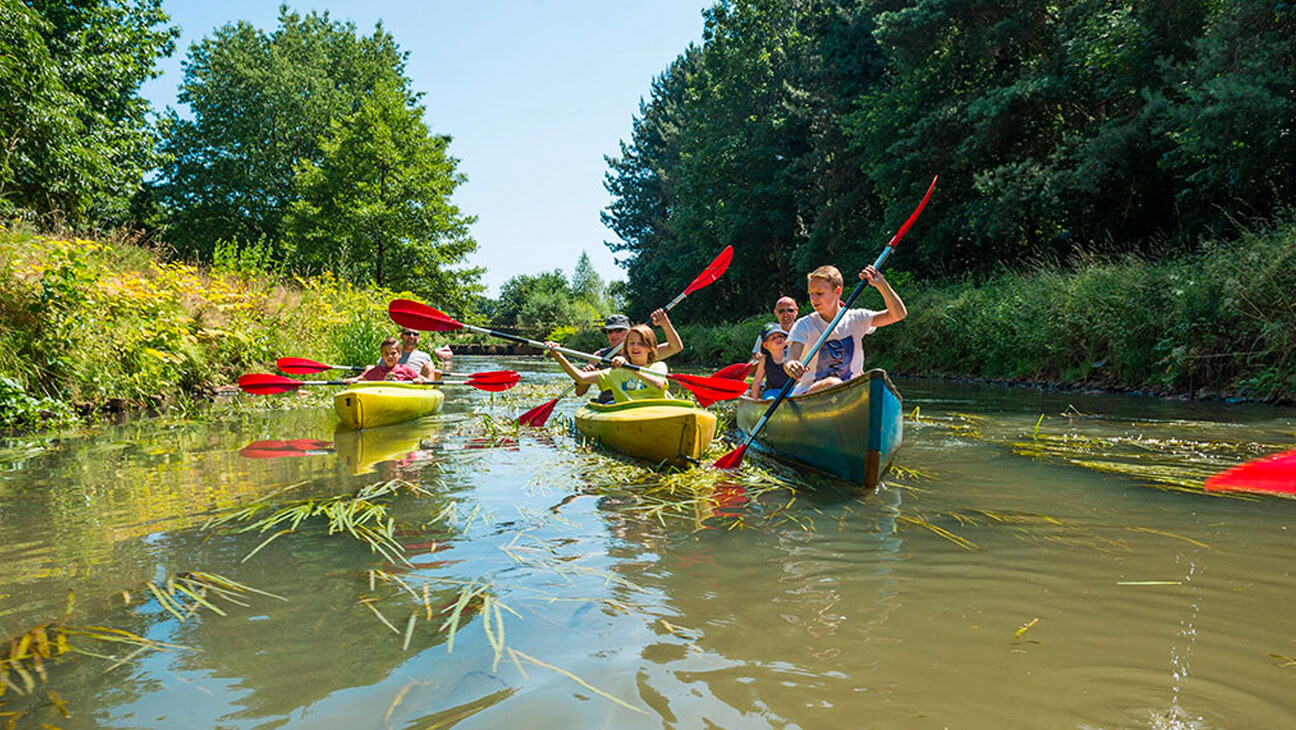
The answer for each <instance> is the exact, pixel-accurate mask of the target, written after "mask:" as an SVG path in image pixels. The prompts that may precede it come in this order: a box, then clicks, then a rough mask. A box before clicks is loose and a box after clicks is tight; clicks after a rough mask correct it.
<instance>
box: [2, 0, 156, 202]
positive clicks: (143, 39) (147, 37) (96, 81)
mask: <svg viewBox="0 0 1296 730" xmlns="http://www.w3.org/2000/svg"><path fill="white" fill-rule="evenodd" d="M167 20H168V17H167V15H166V13H164V12H163V11H162V3H161V0H91V1H90V2H84V3H76V4H69V3H63V2H52V1H50V0H28V1H27V2H20V1H19V0H3V1H0V98H3V99H4V102H3V103H0V214H3V215H6V216H10V215H14V214H16V213H19V212H26V213H27V214H29V215H32V216H41V217H46V216H48V217H50V218H51V219H52V220H53V221H56V222H63V223H69V224H73V225H81V226H85V225H115V224H120V223H122V222H124V221H125V219H126V218H127V215H128V212H129V207H130V201H131V198H132V196H133V195H135V193H136V192H137V191H138V190H139V189H140V187H141V184H142V179H143V175H144V172H145V171H146V170H148V169H150V168H151V167H152V166H153V162H154V157H153V144H154V138H153V131H152V129H151V128H150V126H149V123H148V121H147V119H146V116H145V115H146V112H147V111H148V103H147V102H146V101H145V100H144V99H143V98H141V97H140V96H139V88H140V85H141V84H142V83H144V82H145V81H147V80H148V79H151V78H154V77H156V76H157V75H158V73H159V72H158V71H157V70H156V69H155V62H156V61H157V59H158V58H161V57H165V56H169V55H171V52H172V51H173V49H174V47H175V39H176V37H178V35H179V29H178V28H172V27H166V26H165V25H164V24H165V23H166V22H167Z"/></svg>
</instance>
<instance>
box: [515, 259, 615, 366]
mask: <svg viewBox="0 0 1296 730" xmlns="http://www.w3.org/2000/svg"><path fill="white" fill-rule="evenodd" d="M618 286H624V285H623V283H622V282H616V281H614V282H612V284H610V285H605V284H604V283H603V278H602V277H601V276H599V275H598V272H596V271H595V270H594V266H593V264H591V263H590V260H589V255H588V254H586V253H585V252H584V251H582V252H581V257H580V259H579V260H578V261H577V263H576V269H575V271H574V272H573V273H572V278H571V281H570V282H568V280H567V277H566V276H564V275H563V272H562V269H554V270H553V271H546V272H543V273H540V274H536V275H529V274H520V275H518V276H515V277H513V278H511V279H509V280H508V281H506V282H504V284H503V286H501V287H500V295H499V299H497V300H496V301H495V303H494V306H493V307H492V315H493V317H492V320H493V321H494V322H495V324H496V325H500V326H504V327H516V328H518V329H520V330H522V331H523V332H524V333H527V334H528V335H530V336H533V337H538V338H543V339H555V340H556V341H559V342H568V343H570V342H571V340H570V339H569V338H571V337H573V336H576V335H577V333H579V332H584V331H597V330H598V327H599V326H600V325H601V324H602V322H603V319H604V318H605V317H606V316H607V315H609V314H612V313H613V312H615V311H619V310H615V309H613V308H612V307H613V304H614V302H615V301H616V299H615V298H614V297H613V296H612V295H611V294H610V292H612V291H615V290H617V288H618ZM553 335H557V336H558V337H557V338H555V337H553ZM598 341H599V345H598V347H604V346H606V344H607V343H606V341H605V340H604V339H603V337H602V335H601V334H600V335H599V337H598Z"/></svg>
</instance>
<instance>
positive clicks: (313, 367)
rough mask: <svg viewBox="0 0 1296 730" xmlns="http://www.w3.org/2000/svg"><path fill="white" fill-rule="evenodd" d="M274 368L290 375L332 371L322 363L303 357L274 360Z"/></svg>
mask: <svg viewBox="0 0 1296 730" xmlns="http://www.w3.org/2000/svg"><path fill="white" fill-rule="evenodd" d="M275 367H277V368H279V370H280V371H281V372H285V373H288V374H290V375H306V374H309V373H318V372H322V371H324V370H331V369H332V368H330V367H329V366H328V365H325V364H324V363H322V362H315V361H314V360H307V359H306V358H304V357H281V358H279V359H278V360H275Z"/></svg>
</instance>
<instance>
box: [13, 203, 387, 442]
mask: <svg viewBox="0 0 1296 730" xmlns="http://www.w3.org/2000/svg"><path fill="white" fill-rule="evenodd" d="M395 296H398V295H397V294H396V293H394V292H390V291H387V290H384V289H378V288H372V287H369V288H360V287H356V286H353V285H351V284H349V283H347V282H343V281H338V280H337V279H336V278H334V277H332V276H330V275H324V276H320V277H316V278H311V279H301V278H295V277H294V278H288V277H284V276H281V275H279V274H277V273H275V271H274V267H273V262H270V261H267V260H264V259H262V258H259V257H257V256H255V255H251V256H250V255H248V253H247V252H246V251H245V252H242V253H240V252H239V251H238V250H235V249H230V250H225V251H223V252H218V255H217V261H216V264H215V265H214V266H213V267H210V268H199V267H194V266H190V265H188V264H184V263H181V262H175V261H169V260H167V258H166V256H165V255H164V254H163V252H162V251H159V250H157V249H154V248H148V247H144V246H140V245H137V244H136V243H135V242H133V241H132V240H129V239H127V238H115V239H113V238H105V239H99V240H88V239H83V238H76V237H61V236H51V235H41V234H38V233H35V232H33V231H30V230H25V229H3V228H0V428H8V429H34V428H50V427H58V426H62V425H69V424H71V423H75V422H76V421H77V420H78V419H81V418H85V417H87V416H93V415H94V414H96V413H101V412H105V413H106V412H116V411H123V410H133V409H140V408H149V409H158V408H161V407H165V406H167V405H168V404H174V403H179V402H183V401H186V400H187V399H189V398H191V397H193V396H199V397H207V396H211V395H212V394H213V393H214V392H215V391H216V390H217V389H218V388H219V387H220V386H228V385H229V384H230V383H233V382H234V380H235V379H236V378H237V377H238V375H240V374H242V373H245V372H250V371H255V370H264V369H265V368H266V367H267V364H268V363H273V361H274V360H275V358H277V357H281V356H285V355H293V356H298V357H308V358H312V359H317V360H321V361H326V362H344V363H351V362H369V361H371V360H373V359H375V358H376V352H377V343H378V342H380V341H381V340H382V339H383V338H384V337H387V336H391V335H392V334H393V331H394V326H393V325H392V324H391V321H390V320H389V318H388V316H387V312H386V305H387V302H388V301H390V300H391V299H392V298H393V297H395Z"/></svg>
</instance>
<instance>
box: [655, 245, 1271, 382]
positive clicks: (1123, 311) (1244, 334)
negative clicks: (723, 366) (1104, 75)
mask: <svg viewBox="0 0 1296 730" xmlns="http://www.w3.org/2000/svg"><path fill="white" fill-rule="evenodd" d="M895 264H896V266H900V265H901V261H900V259H899V258H898V257H897V259H896V261H895ZM889 278H890V279H891V281H892V283H893V284H894V285H895V287H896V289H897V291H898V292H899V293H900V294H901V295H902V296H903V298H904V300H905V303H906V305H907V306H908V309H909V317H908V318H907V319H906V320H905V322H903V323H902V324H900V325H897V326H893V327H887V328H885V329H882V330H879V331H878V332H877V333H876V334H875V335H873V336H871V337H869V338H868V339H867V340H865V346H866V357H867V358H868V365H869V366H871V367H882V368H886V369H887V370H889V371H891V372H895V373H905V374H910V375H918V376H924V377H938V378H952V379H958V378H965V379H973V380H976V381H979V382H992V383H1012V384H1030V385H1036V386H1044V387H1054V388H1075V389H1081V390H1103V391H1110V392H1140V393H1146V394H1152V395H1159V396H1184V397H1192V398H1202V399H1209V398H1225V399H1227V398H1233V399H1244V400H1255V401H1261V402H1267V403H1291V402H1293V401H1296V223H1293V222H1287V223H1285V224H1282V225H1279V226H1275V227H1273V228H1271V229H1268V230H1264V231H1254V232H1252V233H1250V234H1248V235H1246V236H1244V237H1243V238H1242V239H1240V240H1238V241H1236V242H1231V243H1227V244H1218V245H1211V246H1208V247H1206V248H1205V250H1204V251H1203V252H1202V253H1200V254H1193V255H1182V256H1177V257H1173V258H1165V259H1154V258H1148V257H1143V256H1134V255H1129V256H1125V257H1123V258H1119V259H1097V258H1095V259H1091V260H1088V261H1086V262H1084V263H1083V264H1082V265H1080V266H1078V267H1074V268H1069V269H1065V268H1062V267H1058V266H1052V265H1041V266H1036V267H1034V268H1032V269H1025V270H1010V269H1005V270H1003V271H1001V272H999V273H997V274H995V275H993V276H990V277H986V278H982V279H975V280H974V279H964V280H958V281H943V282H918V281H914V280H912V279H911V278H910V277H908V276H906V275H905V273H904V272H903V271H902V270H893V271H891V272H889ZM850 283H851V282H848V284H850ZM800 300H801V301H800V304H801V307H802V310H801V312H802V314H805V313H807V312H808V311H809V308H808V305H807V304H806V303H805V301H804V297H800ZM857 306H864V307H881V306H882V305H881V298H880V297H879V296H878V295H877V293H876V292H874V291H871V290H870V291H867V292H865V293H864V294H863V295H862V296H861V297H860V301H859V302H858V303H857ZM770 319H771V317H769V316H757V317H750V318H747V319H744V320H742V321H739V322H735V323H728V324H724V325H717V326H700V325H689V324H682V325H681V326H680V334H681V337H682V338H683V339H684V341H685V345H686V350H685V352H686V354H687V355H689V356H690V357H691V358H692V359H693V360H695V361H697V362H705V363H730V362H739V361H742V360H745V359H746V358H747V357H748V356H749V353H750V350H751V346H752V342H753V341H754V340H755V338H756V334H757V332H759V330H760V327H761V325H762V324H763V323H764V322H766V321H769V320H770Z"/></svg>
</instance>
